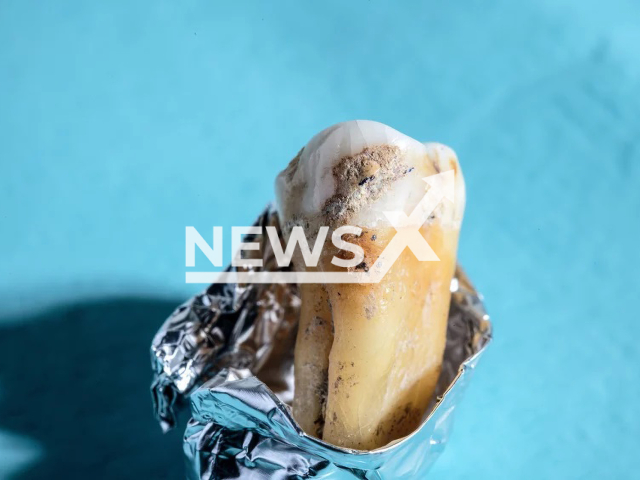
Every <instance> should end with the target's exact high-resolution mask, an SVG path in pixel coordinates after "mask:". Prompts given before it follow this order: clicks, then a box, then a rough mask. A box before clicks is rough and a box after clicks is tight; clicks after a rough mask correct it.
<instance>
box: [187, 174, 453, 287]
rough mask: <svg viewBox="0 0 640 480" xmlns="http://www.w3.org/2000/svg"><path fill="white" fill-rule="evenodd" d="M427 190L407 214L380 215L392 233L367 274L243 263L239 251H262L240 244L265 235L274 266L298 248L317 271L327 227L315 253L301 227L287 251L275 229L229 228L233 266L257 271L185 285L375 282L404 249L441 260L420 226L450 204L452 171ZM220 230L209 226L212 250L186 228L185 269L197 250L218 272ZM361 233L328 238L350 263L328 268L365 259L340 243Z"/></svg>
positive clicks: (203, 275)
mask: <svg viewBox="0 0 640 480" xmlns="http://www.w3.org/2000/svg"><path fill="white" fill-rule="evenodd" d="M423 180H424V181H425V182H426V183H427V185H428V186H429V188H428V189H427V191H426V193H425V195H424V196H423V197H422V199H421V200H420V202H419V203H418V205H416V207H415V208H414V209H413V211H412V212H411V214H410V215H407V214H406V213H405V212H402V211H392V212H383V213H384V215H385V217H386V218H387V220H388V221H389V223H390V224H391V226H392V227H393V228H395V230H396V233H395V235H394V236H393V238H392V239H391V241H390V242H389V244H388V245H387V246H386V247H385V249H384V250H383V251H382V253H381V254H380V256H379V257H378V258H377V259H376V261H375V262H374V264H373V265H371V266H370V267H369V269H368V271H351V272H349V271H338V272H324V271H301V272H295V271H264V270H260V267H262V266H263V262H262V259H260V258H252V259H244V258H242V252H243V251H254V250H258V249H259V248H260V243H258V242H243V238H242V237H243V235H264V234H265V232H266V235H267V237H268V239H269V243H270V244H271V248H272V250H273V254H274V256H275V259H276V263H277V265H278V266H279V267H281V268H282V267H288V266H289V265H290V264H291V259H292V257H293V254H294V252H295V249H296V246H298V247H299V248H300V253H301V255H302V258H303V260H304V263H305V266H307V267H316V266H317V265H318V261H319V259H320V255H321V254H322V248H323V246H324V245H325V241H326V238H327V235H328V233H329V227H328V226H321V227H320V228H319V231H318V235H317V237H316V241H315V243H314V245H313V248H311V247H310V246H309V242H308V240H307V237H306V235H305V232H304V230H303V228H302V227H300V226H296V227H293V228H292V231H291V234H290V235H289V239H288V240H287V243H286V247H285V248H284V249H283V247H282V244H281V239H280V236H279V235H278V231H277V229H276V227H273V226H267V227H264V231H263V228H262V227H258V226H251V227H232V228H231V233H232V235H231V236H232V242H231V243H232V253H233V252H235V255H234V257H233V260H232V262H231V265H232V266H234V267H240V266H250V267H255V268H257V270H255V271H248V272H246V271H245V272H237V271H225V272H194V271H187V272H186V282H187V283H297V284H300V283H325V284H326V283H378V282H380V280H382V278H384V276H385V275H386V273H387V272H388V271H389V269H390V268H391V266H392V265H393V263H394V262H395V261H396V260H397V259H398V257H399V256H400V254H401V253H402V251H403V250H404V249H405V248H407V247H408V248H409V249H410V250H411V251H412V252H413V254H414V255H415V256H416V258H417V259H418V260H419V261H422V262H433V261H439V260H440V259H439V258H438V256H437V255H436V254H435V252H434V251H433V249H432V248H431V246H430V245H429V244H428V243H427V241H426V240H425V238H424V237H423V236H422V234H421V233H420V227H422V225H423V224H424V223H425V222H426V221H427V219H428V218H429V216H430V215H431V213H432V212H433V211H434V210H435V208H436V207H437V206H438V204H439V203H440V202H441V201H442V200H443V199H445V198H446V199H448V200H450V201H451V202H453V201H454V173H453V171H452V170H450V171H447V172H443V173H439V174H437V175H432V176H429V177H425V178H423ZM222 233H223V230H222V227H213V244H212V245H211V246H210V245H209V244H208V243H207V241H206V240H205V239H204V238H203V237H202V235H200V233H199V232H198V231H197V230H196V229H195V227H186V229H185V240H186V242H185V257H186V266H187V267H195V264H196V261H195V257H196V247H198V249H200V251H201V252H202V253H203V254H204V255H205V256H206V257H207V258H208V259H209V261H210V262H211V263H212V264H213V265H214V266H215V267H222V266H223V263H222V253H223V251H222V245H223V242H222ZM361 233H362V229H361V228H360V227H357V226H352V225H344V226H341V227H338V228H336V229H335V230H334V231H333V232H332V234H331V243H332V244H333V245H334V246H335V247H336V248H338V249H339V250H344V251H346V252H350V253H352V254H353V256H352V257H351V258H349V259H343V258H339V257H338V256H334V257H333V258H332V259H331V263H332V264H334V265H336V266H338V267H343V268H347V267H355V266H357V265H359V264H360V263H361V262H362V260H363V259H364V251H363V250H362V247H360V246H359V245H356V244H353V243H349V242H347V241H345V240H343V238H342V237H343V236H344V235H346V234H352V235H356V236H357V235H360V234H361Z"/></svg>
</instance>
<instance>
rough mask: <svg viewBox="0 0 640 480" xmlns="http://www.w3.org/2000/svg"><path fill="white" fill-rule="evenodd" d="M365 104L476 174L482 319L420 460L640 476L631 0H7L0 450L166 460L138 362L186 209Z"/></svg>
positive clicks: (473, 264)
mask: <svg viewBox="0 0 640 480" xmlns="http://www.w3.org/2000/svg"><path fill="white" fill-rule="evenodd" d="M231 5H235V6H233V7H232V6H231ZM354 118H366V119H374V120H378V121H381V122H384V123H387V124H390V125H392V126H393V127H395V128H397V129H399V130H400V131H402V132H404V133H407V134H409V135H411V136H414V137H417V138H420V139H423V140H434V141H440V142H443V143H447V144H449V145H451V146H452V147H453V148H454V149H455V150H456V151H457V152H458V155H459V157H460V161H461V164H462V167H463V170H464V173H465V177H466V181H467V187H468V193H467V197H468V207H467V212H466V218H465V223H464V228H463V234H462V240H461V245H460V257H461V261H462V263H463V264H464V265H465V267H466V269H467V271H468V273H469V274H470V276H471V278H472V279H473V280H474V282H475V283H476V284H477V286H478V287H479V289H480V290H481V291H483V292H484V294H485V296H486V299H487V306H488V308H489V310H490V313H491V314H492V316H493V319H494V325H495V337H496V339H495V342H494V344H493V345H492V347H491V348H490V349H489V351H488V353H487V355H486V356H485V357H484V358H483V361H482V362H481V364H480V366H479V369H478V370H477V372H476V376H475V379H474V382H473V383H472V385H471V387H470V388H469V390H468V393H467V396H466V398H465V402H464V403H463V404H462V405H461V406H460V408H459V410H458V412H457V419H456V427H455V430H454V432H453V436H452V438H451V441H450V443H449V445H448V447H447V450H446V452H445V453H444V455H443V456H442V458H441V459H440V460H439V461H438V462H437V464H436V466H435V468H434V470H433V478H434V479H439V478H441V479H445V478H446V479H447V480H451V479H468V478H475V479H508V480H512V479H514V478H519V479H540V478H558V479H600V478H632V477H634V476H635V475H637V452H638V448H639V447H640V412H639V411H638V405H639V400H638V399H639V398H640V374H639V373H638V372H639V368H640V348H639V347H638V345H639V343H638V341H639V340H638V339H639V338H640V322H639V317H638V311H637V303H638V299H639V297H640V295H639V293H640V292H639V290H640V289H639V288H638V285H637V282H638V280H637V277H638V275H637V272H638V271H639V270H640V255H638V248H637V244H638V235H639V234H640V225H639V223H640V222H639V220H640V215H639V213H638V212H639V211H640V123H639V120H640V4H638V2H636V1H632V0H627V1H625V0H609V1H608V2H598V1H596V0H584V1H580V2H578V1H574V2H570V1H567V0H545V1H533V0H530V1H525V2H513V1H510V0H494V1H472V0H465V1H459V2H436V1H429V2H420V3H419V2H412V4H411V5H409V2H407V3H402V4H401V3H400V2H396V3H392V2H382V1H379V0H373V1H368V2H363V1H358V2H338V1H334V2H323V3H322V4H316V5H315V6H311V4H307V3H306V2H293V1H290V2H249V1H245V2H225V4H220V3H217V2H203V1H187V2H167V1H161V2H143V1H128V2H125V1H117V2H65V1H60V2H45V3H43V2H35V1H17V0H12V1H7V0H0V318H1V319H2V320H1V322H0V430H1V431H2V433H1V434H0V477H2V476H3V474H6V475H9V474H10V473H12V474H14V475H15V478H19V479H27V478H47V477H49V478H50V477H51V476H52V474H53V473H58V471H62V472H64V473H67V474H68V475H67V478H76V477H77V478H86V477H88V476H89V473H90V472H92V476H93V478H98V477H100V476H105V477H107V478H128V477H130V476H133V475H137V476H138V478H151V477H152V475H153V476H154V477H153V478H163V477H164V476H166V477H167V478H171V477H172V476H173V477H174V478H175V477H176V476H177V475H179V472H180V471H181V468H182V465H181V454H180V450H179V448H180V447H179V438H178V436H172V437H160V431H159V429H156V427H155V425H154V424H153V420H152V419H151V416H150V415H151V414H150V404H149V399H148V397H147V392H146V389H147V383H146V382H147V381H148V376H147V362H148V357H147V348H148V343H149V341H150V338H151V335H152V333H153V331H154V330H155V328H156V326H157V325H158V324H159V323H160V322H161V321H162V317H163V316H164V315H166V314H167V313H168V312H169V311H170V309H171V305H173V304H175V303H176V302H177V301H179V300H180V299H182V298H184V297H187V296H188V295H190V294H191V293H193V292H194V291H196V290H197V289H199V288H200V287H197V286H188V285H185V284H184V272H185V267H184V227H185V226H187V225H194V226H196V227H197V228H198V230H199V231H201V232H206V231H210V229H211V227H212V226H213V225H223V226H225V227H227V229H228V227H229V226H230V225H231V224H232V223H233V224H236V225H238V224H240V225H242V224H250V223H251V222H252V221H253V218H254V217H255V215H256V214H257V213H258V212H259V211H260V209H261V208H262V207H263V206H264V205H265V203H266V202H267V201H268V200H269V199H271V198H272V179H273V177H274V176H275V174H276V173H277V172H278V171H279V170H280V169H282V168H283V167H284V166H285V165H286V163H287V162H288V160H289V159H290V158H291V157H292V156H293V155H295V153H296V152H297V151H298V149H299V148H300V147H301V146H302V145H303V144H304V143H306V141H307V140H308V139H309V138H310V137H311V136H312V135H313V134H315V133H316V132H317V131H319V130H320V129H322V128H324V127H326V126H328V125H330V124H333V123H335V122H338V121H342V120H347V119H354ZM227 240H228V238H227ZM227 257H228V252H227ZM132 312H133V313H132ZM25 350H29V353H28V355H30V356H32V357H31V358H33V356H35V359H34V360H25V359H26V358H27V357H26V355H27V353H25ZM43 404H46V405H47V407H46V408H43Z"/></svg>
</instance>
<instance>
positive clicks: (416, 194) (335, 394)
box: [276, 120, 465, 450]
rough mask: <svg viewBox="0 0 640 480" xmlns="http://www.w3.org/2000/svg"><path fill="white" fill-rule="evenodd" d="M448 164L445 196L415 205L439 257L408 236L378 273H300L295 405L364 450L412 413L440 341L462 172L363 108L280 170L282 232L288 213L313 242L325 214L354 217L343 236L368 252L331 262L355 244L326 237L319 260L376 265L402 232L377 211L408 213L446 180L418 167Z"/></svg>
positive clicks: (419, 408)
mask: <svg viewBox="0 0 640 480" xmlns="http://www.w3.org/2000/svg"><path fill="white" fill-rule="evenodd" d="M449 171H450V172H451V173H448V174H447V175H448V176H446V175H445V176H439V177H437V178H439V179H448V180H450V181H451V184H450V187H452V189H453V194H451V193H449V194H448V195H447V196H448V197H451V198H450V199H442V201H440V202H439V203H438V206H437V207H436V208H435V210H433V212H431V211H430V210H429V211H426V212H421V213H426V215H425V218H426V217H429V219H428V220H427V221H426V223H424V224H423V225H422V226H421V227H420V234H421V235H422V236H423V237H424V238H425V239H426V241H427V243H428V244H429V246H430V247H431V248H432V249H433V251H434V252H435V254H436V255H437V257H438V258H439V261H419V260H418V259H417V258H416V256H415V255H414V253H413V252H412V251H411V250H410V249H409V248H405V249H404V251H403V252H402V253H401V255H400V256H399V257H398V258H397V260H395V262H394V263H393V264H392V265H391V266H390V269H389V270H388V272H387V273H386V275H384V277H383V278H382V280H381V281H380V282H379V283H326V284H324V285H322V284H303V285H301V297H302V305H303V306H302V313H301V318H300V326H299V332H298V338H297V344H296V350H295V392H294V402H293V415H294V417H295V418H296V420H297V421H298V423H299V424H300V425H301V427H302V428H303V429H304V430H305V431H306V432H307V433H309V434H311V435H314V436H318V437H320V438H322V439H323V440H325V441H327V442H329V443H332V444H335V445H339V446H343V447H349V448H357V449H361V450H370V449H374V448H378V447H381V446H384V445H386V444H387V443H389V442H391V441H393V440H396V439H398V438H400V437H402V436H405V435H407V434H409V433H411V432H412V431H413V430H414V429H415V428H416V427H417V426H418V425H419V424H420V422H421V420H422V418H423V417H424V415H425V414H426V409H427V407H428V405H429V402H430V401H431V399H432V397H433V393H434V389H435V386H436V382H437V379H438V376H439V373H440V367H441V363H442V355H443V352H444V346H445V340H446V338H445V337H446V323H447V316H448V309H449V302H450V291H449V288H450V283H451V278H452V276H453V273H454V268H455V263H456V250H457V243H458V234H459V230H460V223H461V221H462V215H463V211H464V202H465V191H464V180H463V178H462V173H461V171H460V167H459V165H458V161H457V158H456V155H455V153H454V152H453V151H452V150H451V149H449V148H448V147H445V146H444V145H440V144H421V143H419V142H418V141H416V140H413V139H411V138H409V137H407V136H406V135H403V134H401V133H400V132H398V131H396V130H394V129H392V128H390V127H387V126H386V125H383V124H380V123H377V122H371V121H361V120H358V121H351V122H345V123H340V124H337V125H334V126H333V127H330V128H328V129H326V130H324V131H323V132H321V133H319V134H318V135H316V136H315V137H314V138H312V139H311V141H310V142H309V143H308V144H307V145H306V146H305V147H304V148H303V149H302V150H301V152H300V153H299V154H298V156H296V158H295V159H294V160H293V161H292V162H291V163H290V164H289V166H288V167H287V169H285V170H284V171H283V172H282V173H281V174H280V175H279V176H278V179H277V181H276V196H277V204H278V211H279V215H280V218H281V220H282V224H283V232H284V236H285V240H287V237H288V235H289V232H290V231H291V228H292V227H293V226H295V225H302V226H304V227H305V232H306V233H307V236H308V237H309V243H310V244H311V243H312V242H314V237H313V236H312V235H313V234H315V233H316V232H317V231H318V229H319V227H320V226H322V225H326V226H329V227H330V228H331V229H332V230H333V229H335V228H337V227H339V226H342V225H354V226H357V227H360V228H361V229H362V233H361V234H360V235H359V236H358V237H355V236H354V235H350V236H349V238H347V236H345V237H344V239H345V240H347V241H349V242H350V243H355V244H357V245H359V246H361V247H362V249H363V251H364V254H365V258H364V261H363V262H361V263H360V264H359V265H358V266H356V267H349V268H347V269H345V268H338V267H336V266H334V265H332V264H331V259H332V258H333V256H334V255H337V256H343V258H350V257H349V255H351V254H347V256H344V252H342V254H340V253H339V252H338V251H337V249H336V248H335V247H333V246H332V245H330V243H329V241H326V242H325V248H324V249H323V251H322V254H321V257H320V262H319V264H318V266H317V270H321V271H325V272H336V271H351V272H366V271H369V274H371V275H373V274H375V273H376V271H377V269H378V268H379V267H380V265H379V264H376V263H375V262H376V260H377V259H378V257H379V256H380V254H381V253H382V251H383V250H384V249H385V247H386V246H387V245H388V244H389V242H390V241H391V239H392V238H394V236H395V235H396V234H398V235H400V233H399V232H397V231H396V229H395V228H394V227H393V225H392V224H391V223H390V220H389V219H388V217H387V216H386V215H385V212H394V211H401V212H404V213H405V214H406V215H407V216H409V215H410V214H411V213H412V212H413V211H414V209H415V208H418V209H420V208H427V206H426V204H425V202H424V201H423V197H425V193H433V192H436V190H433V191H432V190H431V189H432V188H441V187H442V185H445V184H446V181H444V180H440V181H441V183H440V184H436V183H434V182H433V181H430V182H428V183H429V184H430V185H431V186H430V187H428V186H427V183H425V181H423V178H424V177H429V176H432V175H436V174H439V173H444V172H449ZM445 186H446V185H445ZM443 190H444V189H443ZM436 193H437V192H436ZM327 238H328V239H330V238H331V234H329V235H328V236H327ZM293 263H294V265H295V268H296V269H297V270H307V271H316V267H306V266H305V265H304V262H303V261H302V258H301V256H300V255H299V254H298V253H296V254H295V255H294V257H293ZM389 263H390V262H389ZM323 392H326V398H325V395H323V394H322V393H323Z"/></svg>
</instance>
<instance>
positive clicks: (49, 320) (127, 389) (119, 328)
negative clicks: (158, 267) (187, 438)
mask: <svg viewBox="0 0 640 480" xmlns="http://www.w3.org/2000/svg"><path fill="white" fill-rule="evenodd" d="M178 303H179V302H178V301H165V300H154V299H108V300H103V301H96V302H87V303H81V304H75V305H68V306H62V307H58V308H55V309H53V310H50V311H48V312H46V313H44V314H40V315H37V316H34V317H32V318H28V319H15V320H18V321H11V322H10V323H9V325H7V326H6V327H2V326H0V366H2V367H0V386H1V387H2V396H1V397H0V430H4V431H9V432H10V433H13V434H17V435H20V436H23V437H27V438H29V439H30V440H32V441H35V442H37V443H38V444H39V445H40V447H41V448H42V450H43V456H42V457H41V458H40V459H39V460H38V461H37V462H35V463H34V464H32V465H29V466H28V467H26V468H25V469H22V471H20V472H18V473H17V474H16V475H15V476H14V478H15V479H19V480H27V479H44V478H66V479H86V478H96V479H97V478H110V479H113V478H137V479H141V478H156V479H159V478H172V479H175V478H182V477H183V476H184V466H183V460H182V453H181V451H182V449H181V435H182V430H183V428H177V429H176V430H175V431H173V432H171V433H170V434H168V435H164V436H163V435H162V433H161V431H160V428H159V427H158V425H157V423H156V422H155V420H154V418H153V415H152V410H151V400H150V394H149V382H150V378H151V372H150V368H149V353H148V351H149V345H150V342H151V338H152V336H153V334H154V333H155V331H156V329H157V328H158V327H159V325H160V324H161V322H162V321H163V319H164V318H165V317H166V316H167V315H168V314H170V313H171V311H172V309H173V308H174V307H175V306H176V305H178ZM12 320H13V319H12Z"/></svg>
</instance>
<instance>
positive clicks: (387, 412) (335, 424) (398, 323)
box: [323, 226, 458, 450]
mask: <svg viewBox="0 0 640 480" xmlns="http://www.w3.org/2000/svg"><path fill="white" fill-rule="evenodd" d="M391 230H393V229H387V230H385V231H381V230H380V229H378V230H377V231H376V233H375V234H376V243H382V244H386V242H387V241H388V240H390V238H391V237H392V236H393V232H392V231H391ZM368 233H371V232H368ZM422 234H423V236H424V237H425V238H426V239H427V241H428V242H429V244H430V245H431V247H432V248H433V249H434V251H435V252H436V254H437V255H438V257H439V258H440V262H419V261H418V260H417V259H416V258H415V256H414V255H413V253H412V252H410V251H408V250H406V251H405V252H404V253H403V254H402V255H401V256H400V258H399V259H398V260H397V261H396V262H395V263H394V265H393V266H392V268H391V270H390V271H389V272H388V273H387V275H386V276H385V277H384V279H383V280H382V281H381V282H380V283H378V284H340V285H327V290H328V292H329V299H330V301H331V305H332V313H333V322H334V329H335V334H334V341H333V346H332V348H331V353H330V355H329V389H328V396H327V407H326V416H325V427H324V434H323V439H324V440H325V441H327V442H329V443H332V444H334V445H339V446H343V447H349V448H357V449H361V450H370V449H374V448H378V447H382V446H384V445H386V444H387V443H389V442H390V441H392V440H395V439H397V438H400V437H402V436H405V435H408V434H409V433H411V432H412V431H413V430H414V429H415V428H416V427H417V426H419V424H420V422H421V420H422V417H423V414H424V413H425V411H426V409H427V407H428V404H429V402H430V401H431V399H432V397H433V392H434V389H435V386H436V383H437V380H438V376H439V374H440V366H441V362H442V355H443V351H444V346H445V340H446V325H447V317H448V310H449V300H450V294H449V285H450V282H451V277H452V276H453V273H454V268H455V253H456V252H455V250H456V245H457V236H458V232H457V230H454V229H443V228H440V227H438V226H431V227H429V228H428V229H423V230H422ZM362 237H363V238H364V237H367V238H370V236H369V235H363V236H362ZM367 241H368V240H365V243H366V242H367ZM361 246H363V247H364V250H365V252H367V249H368V248H369V249H370V246H367V245H363V244H361Z"/></svg>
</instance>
